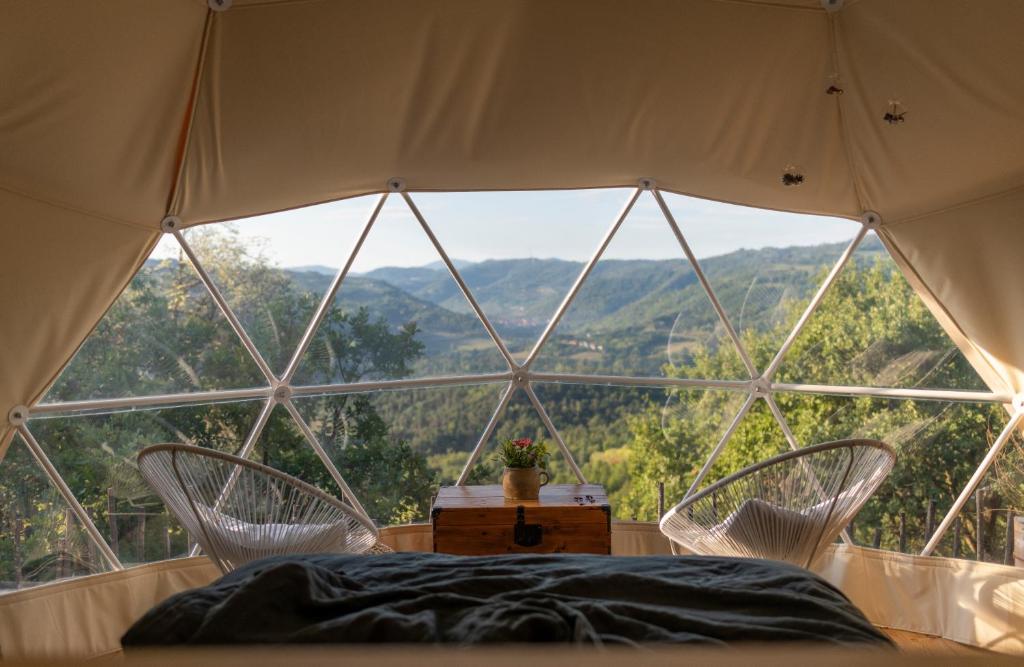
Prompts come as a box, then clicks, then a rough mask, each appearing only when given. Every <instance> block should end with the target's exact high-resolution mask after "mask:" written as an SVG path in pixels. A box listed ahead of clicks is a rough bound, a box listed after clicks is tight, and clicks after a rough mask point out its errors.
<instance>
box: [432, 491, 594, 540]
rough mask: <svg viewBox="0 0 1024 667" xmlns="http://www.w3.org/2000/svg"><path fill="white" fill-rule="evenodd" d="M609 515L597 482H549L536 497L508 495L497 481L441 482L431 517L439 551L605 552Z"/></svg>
mask: <svg viewBox="0 0 1024 667" xmlns="http://www.w3.org/2000/svg"><path fill="white" fill-rule="evenodd" d="M611 516H612V514H611V507H610V506H609V505H608V496H607V495H606V494H605V491H604V487H602V486H600V485H597V484H549V485H547V486H545V487H543V488H541V490H540V498H539V499H538V500H506V499H505V497H504V494H503V493H502V489H501V486H500V485H497V484H495V485H488V486H443V487H441V490H440V491H439V492H438V494H437V499H436V500H435V501H434V507H433V509H432V510H431V512H430V522H431V524H432V525H433V529H434V551H436V552H438V553H448V554H461V555H467V556H468V555H484V554H503V553H592V554H608V553H611V546H612V539H611Z"/></svg>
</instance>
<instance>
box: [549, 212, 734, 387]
mask: <svg viewBox="0 0 1024 667" xmlns="http://www.w3.org/2000/svg"><path fill="white" fill-rule="evenodd" d="M708 355H717V356H718V361H719V362H720V363H719V364H718V365H717V366H712V365H710V364H708V363H707V360H706V357H707V356H708ZM533 368H534V370H536V371H537V372H548V373H551V372H569V373H582V374H596V375H631V376H659V375H663V374H665V373H668V374H671V375H676V376H684V377H694V376H702V375H704V374H705V373H713V375H709V377H716V378H721V379H739V378H749V374H747V373H746V370H745V369H744V367H743V364H742V362H741V361H740V358H739V355H738V354H737V352H736V348H735V346H734V345H733V343H732V342H731V341H730V340H729V338H728V337H727V336H725V335H724V329H723V327H722V325H721V322H720V319H719V317H718V315H717V314H716V313H715V310H714V308H713V307H712V305H711V302H710V300H709V299H708V297H707V293H706V292H705V291H704V289H703V288H702V287H701V285H700V282H699V281H698V280H697V277H696V275H695V274H694V272H693V270H692V268H691V267H690V264H689V262H687V260H686V256H685V255H684V254H683V251H682V248H681V247H680V245H679V241H678V239H677V238H676V236H675V234H674V233H673V232H672V229H671V227H670V226H669V224H668V222H667V221H666V220H665V216H664V215H663V214H662V212H661V210H660V208H659V207H658V205H657V203H656V202H655V200H654V198H653V196H651V195H650V194H648V193H642V194H641V196H640V198H639V199H638V200H637V202H636V204H635V205H634V207H633V210H631V211H630V213H629V216H628V217H627V218H626V220H625V221H624V222H623V224H622V226H621V227H620V228H619V230H618V232H617V233H616V235H615V237H614V238H613V239H612V241H611V243H610V244H609V246H608V248H607V250H606V251H605V253H604V254H603V255H602V257H601V259H600V261H598V263H597V264H596V265H595V266H594V270H593V271H592V272H591V274H590V276H589V277H588V278H587V280H586V282H584V283H583V286H582V288H581V289H580V291H579V293H578V294H577V295H576V298H575V299H574V300H573V302H572V304H571V305H570V306H569V309H568V310H567V311H566V313H565V316H564V317H563V318H562V320H561V321H560V322H559V323H558V326H557V327H556V328H555V330H554V332H553V333H552V336H551V338H550V339H549V340H548V342H547V344H546V345H545V346H544V347H543V348H542V349H541V353H540V355H539V356H538V358H537V361H536V363H535V364H534V366H533Z"/></svg>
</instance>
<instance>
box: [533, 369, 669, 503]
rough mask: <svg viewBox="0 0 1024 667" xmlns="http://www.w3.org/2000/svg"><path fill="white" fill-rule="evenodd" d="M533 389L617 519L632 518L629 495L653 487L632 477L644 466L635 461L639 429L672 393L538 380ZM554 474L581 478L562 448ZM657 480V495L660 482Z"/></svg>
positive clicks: (566, 479)
mask: <svg viewBox="0 0 1024 667" xmlns="http://www.w3.org/2000/svg"><path fill="white" fill-rule="evenodd" d="M533 387H534V391H535V392H536V394H537V398H538V399H540V401H541V404H542V405H543V406H544V409H545V410H547V411H548V414H549V416H550V417H551V420H552V422H554V424H555V426H556V427H557V428H558V430H559V433H561V435H562V438H563V439H564V440H565V443H566V446H568V447H569V451H570V452H571V453H572V455H573V458H574V459H575V460H576V463H577V465H579V467H580V469H581V470H582V471H583V475H584V477H586V478H587V481H588V482H590V483H593V484H602V485H603V486H604V488H605V491H607V492H608V498H609V501H610V502H611V506H612V511H613V513H614V515H615V518H618V519H629V518H631V515H629V514H624V513H623V512H624V511H625V510H626V508H627V505H626V504H625V503H624V501H625V499H626V497H627V496H628V495H630V494H631V493H635V494H636V495H644V496H648V495H650V494H649V493H647V492H648V491H650V490H649V489H643V488H638V487H642V486H643V485H644V483H645V482H639V483H638V484H633V483H631V478H630V475H631V473H632V472H634V469H635V468H637V467H638V466H635V465H633V462H631V460H630V452H631V444H632V440H633V437H634V433H633V431H634V429H635V428H637V427H638V425H639V424H640V423H641V422H642V420H643V418H644V416H645V415H647V414H649V413H653V412H656V411H658V410H660V409H661V407H662V406H664V405H665V402H666V398H667V396H668V392H667V391H666V390H664V389H651V388H638V387H610V386H603V385H583V384H558V383H537V384H534V385H533ZM551 473H552V481H553V482H555V483H561V484H575V483H576V476H575V475H574V474H573V473H572V471H571V470H570V468H569V466H568V465H566V464H565V462H564V460H563V459H562V458H561V457H560V456H559V455H558V452H555V455H554V456H553V457H552V465H551ZM653 484H654V486H653V487H652V488H653V490H654V494H655V495H656V494H657V482H653Z"/></svg>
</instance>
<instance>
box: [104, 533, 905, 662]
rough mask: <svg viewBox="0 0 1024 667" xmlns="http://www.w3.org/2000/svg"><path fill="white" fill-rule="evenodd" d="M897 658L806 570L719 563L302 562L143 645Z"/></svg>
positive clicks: (198, 604)
mask: <svg viewBox="0 0 1024 667" xmlns="http://www.w3.org/2000/svg"><path fill="white" fill-rule="evenodd" d="M808 641H810V642H826V643H833V644H843V645H864V644H875V645H889V643H890V642H889V640H888V639H887V638H886V637H885V635H883V634H882V633H881V632H880V631H879V630H877V629H876V628H875V627H874V626H872V625H871V623H869V622H868V621H867V619H866V618H864V616H863V614H861V612H860V611H859V610H858V609H857V608H856V607H855V606H854V605H853V604H852V603H851V602H850V601H849V600H848V599H847V598H846V597H845V596H844V595H843V594H842V593H841V592H839V591H838V590H837V589H836V588H834V587H833V586H832V585H830V584H828V583H827V582H825V581H824V580H822V579H821V578H820V577H818V576H816V575H814V574H812V573H810V572H808V571H807V570H803V569H800V568H798V567H795V566H792V565H788V564H785V563H779V562H774V561H767V560H753V559H743V558H725V557H717V556H687V557H682V558H680V557H672V556H638V557H628V556H621V557H614V556H592V555H582V554H579V555H577V554H573V555H567V554H553V555H534V554H530V555H522V554H520V555H503V556H474V557H467V556H450V555H445V554H431V553H393V554H384V555H374V556H362V555H329V554H318V555H306V556H289V557H275V558H268V559H264V560H260V561H255V562H253V563H250V564H248V565H246V566H243V567H241V568H239V569H237V570H235V571H234V572H231V573H229V574H227V575H225V576H224V577H222V578H220V579H219V580H217V581H215V582H213V583H212V584H210V585H208V586H204V587H201V588H196V589H193V590H189V591H185V592H182V593H179V594H177V595H175V596H173V597H171V598H168V599H167V600H165V601H163V602H161V603H160V604H158V605H157V606H155V607H154V608H153V609H151V610H150V611H149V612H147V613H146V614H145V615H144V616H143V617H142V618H141V619H139V620H138V621H137V622H136V623H135V624H134V625H133V626H132V627H131V628H130V629H129V630H128V632H127V633H126V634H125V635H124V637H123V638H122V644H123V646H124V647H125V648H126V649H132V648H133V647H141V646H168V645H179V646H180V645H210V644H267V643H271V644H295V643H298V644H311V643H403V642H404V643H409V642H425V643H452V644H463V645H468V644H493V643H514V642H561V643H573V644H592V645H593V644H597V645H605V644H627V645H629V644H644V643H673V644H679V643H682V644H689V643H701V644H719V645H722V644H733V643H737V642H808Z"/></svg>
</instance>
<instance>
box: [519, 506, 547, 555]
mask: <svg viewBox="0 0 1024 667" xmlns="http://www.w3.org/2000/svg"><path fill="white" fill-rule="evenodd" d="M514 540H515V543H516V544H517V545H518V546H521V547H535V546H537V545H538V544H540V543H541V542H543V541H544V526H542V525H540V524H539V523H526V508H525V507H523V506H522V505H519V506H518V507H516V526H515V537H514Z"/></svg>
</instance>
